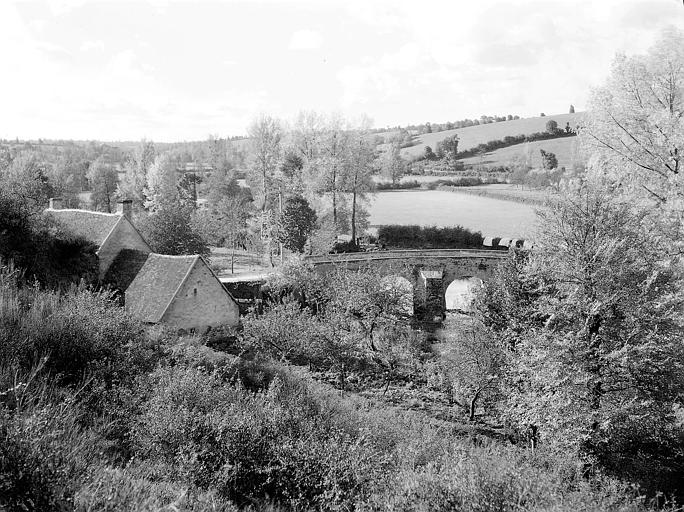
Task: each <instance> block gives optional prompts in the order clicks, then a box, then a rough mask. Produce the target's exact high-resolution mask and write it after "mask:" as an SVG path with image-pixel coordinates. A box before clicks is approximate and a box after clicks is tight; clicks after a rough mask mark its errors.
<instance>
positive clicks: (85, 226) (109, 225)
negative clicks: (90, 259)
mask: <svg viewBox="0 0 684 512" xmlns="http://www.w3.org/2000/svg"><path fill="white" fill-rule="evenodd" d="M45 211H46V212H47V213H49V214H50V215H51V216H52V217H53V218H55V219H57V220H58V221H59V222H61V223H62V224H64V226H65V227H66V228H67V229H69V231H71V232H73V233H74V234H75V235H77V236H81V237H83V238H85V239H86V240H88V241H90V242H92V243H94V244H95V245H97V246H98V248H99V247H101V246H102V244H103V243H104V241H105V240H106V239H107V237H108V236H109V233H111V232H112V229H114V226H115V225H116V223H117V222H119V221H120V220H121V219H122V218H123V217H122V216H121V215H118V214H116V213H101V212H93V211H89V210H71V209H67V210H54V209H51V208H48V209H47V210H45Z"/></svg>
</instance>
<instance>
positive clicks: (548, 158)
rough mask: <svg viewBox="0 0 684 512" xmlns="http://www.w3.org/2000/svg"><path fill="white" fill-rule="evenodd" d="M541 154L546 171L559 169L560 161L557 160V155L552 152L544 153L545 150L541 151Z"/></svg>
mask: <svg viewBox="0 0 684 512" xmlns="http://www.w3.org/2000/svg"><path fill="white" fill-rule="evenodd" d="M539 152H540V153H541V158H542V167H543V168H544V169H547V170H551V169H556V168H557V167H558V159H557V158H556V155H554V154H553V153H551V152H548V151H544V150H543V149H540V150H539Z"/></svg>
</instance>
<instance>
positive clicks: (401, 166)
mask: <svg viewBox="0 0 684 512" xmlns="http://www.w3.org/2000/svg"><path fill="white" fill-rule="evenodd" d="M400 150H401V147H400V146H399V144H396V143H393V144H390V147H389V148H388V149H387V150H386V151H385V152H384V153H383V155H382V157H381V163H380V172H381V174H382V176H383V177H385V178H387V179H388V180H390V181H391V182H392V183H393V184H396V183H397V182H398V181H399V180H401V177H402V176H403V175H404V174H405V173H406V162H405V161H404V159H403V158H402V156H401V152H400Z"/></svg>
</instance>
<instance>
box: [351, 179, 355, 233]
mask: <svg viewBox="0 0 684 512" xmlns="http://www.w3.org/2000/svg"><path fill="white" fill-rule="evenodd" d="M351 238H352V243H353V244H354V245H356V190H354V192H352V214H351Z"/></svg>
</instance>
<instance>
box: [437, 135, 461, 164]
mask: <svg viewBox="0 0 684 512" xmlns="http://www.w3.org/2000/svg"><path fill="white" fill-rule="evenodd" d="M437 156H439V158H444V157H446V158H448V159H450V160H451V161H452V162H454V161H456V159H457V158H458V135H452V136H451V137H447V138H446V139H443V140H441V141H439V142H438V143H437Z"/></svg>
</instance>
